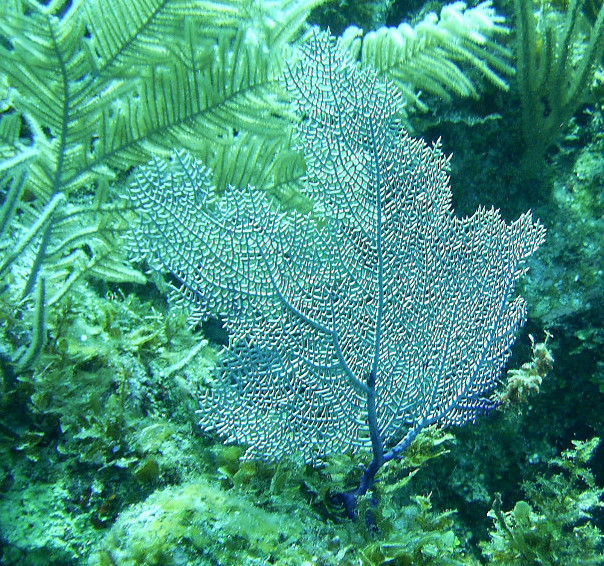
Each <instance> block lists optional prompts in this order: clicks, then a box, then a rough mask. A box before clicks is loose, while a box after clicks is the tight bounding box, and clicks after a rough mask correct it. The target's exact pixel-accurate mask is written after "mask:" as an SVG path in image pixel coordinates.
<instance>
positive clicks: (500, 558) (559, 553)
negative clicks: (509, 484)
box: [482, 438, 604, 566]
mask: <svg viewBox="0 0 604 566" xmlns="http://www.w3.org/2000/svg"><path fill="white" fill-rule="evenodd" d="M599 442H600V439H599V438H592V439H591V440H588V441H585V442H579V441H573V445H574V448H572V449H571V450H567V451H565V452H563V453H562V456H561V457H559V458H554V459H553V460H551V462H550V464H551V465H552V466H554V467H556V468H557V469H558V471H557V472H556V473H554V474H553V475H551V476H541V477H539V478H538V479H537V480H536V481H535V482H528V483H526V484H525V485H524V491H525V493H526V495H527V496H528V498H529V501H528V502H527V501H518V502H516V504H515V505H514V507H513V509H512V510H510V511H507V512H504V511H503V510H502V509H501V500H500V499H497V500H496V501H495V504H494V506H493V509H492V510H491V511H490V512H489V516H490V517H491V518H492V519H493V521H494V523H495V525H494V527H495V528H494V530H493V531H491V540H490V541H489V542H486V543H484V544H483V545H482V548H483V551H484V554H485V555H486V556H487V557H488V558H489V560H490V562H491V563H493V564H503V565H505V566H531V565H535V566H536V565H539V564H548V565H551V566H556V565H560V566H562V565H564V566H589V565H594V566H597V565H599V564H602V561H603V560H604V554H603V552H602V551H603V543H604V537H603V535H602V532H601V531H600V529H599V528H598V527H597V526H595V525H594V524H592V523H591V517H592V513H593V511H594V510H595V509H596V508H598V507H602V506H603V504H602V501H601V499H602V495H603V494H604V489H602V488H600V487H598V486H597V485H596V483H595V480H594V476H593V474H592V472H591V471H590V470H589V468H588V467H587V463H588V462H589V460H590V459H591V457H592V455H593V453H594V451H595V449H596V448H597V446H598V444H599Z"/></svg>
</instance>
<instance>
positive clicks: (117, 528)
mask: <svg viewBox="0 0 604 566" xmlns="http://www.w3.org/2000/svg"><path fill="white" fill-rule="evenodd" d="M303 533H304V528H303V525H302V522H301V520H300V519H299V517H297V516H296V514H295V513H288V514H287V515H284V514H280V513H275V512H269V511H265V510H263V509H261V508H258V507H256V506H254V504H253V503H252V502H250V501H248V500H247V499H245V498H244V497H243V496H239V495H235V494H233V493H232V492H228V493H227V492H225V491H222V490H220V489H218V488H216V487H214V486H212V485H211V484H209V483H207V482H205V481H199V482H195V483H191V484H188V485H185V486H181V487H170V488H167V489H165V490H162V491H159V492H156V493H154V494H152V495H151V496H150V497H148V498H147V500H146V501H144V502H142V503H139V504H137V505H134V506H132V507H131V508H129V509H128V510H126V511H125V512H124V513H123V514H122V515H121V516H120V517H119V519H118V520H117V521H116V523H115V525H114V526H113V527H112V528H111V530H110V531H109V533H108V535H107V537H106V538H105V540H104V541H103V543H102V544H101V549H100V551H99V552H97V553H96V554H95V555H94V556H93V558H92V559H91V562H90V563H91V564H94V565H102V566H104V565H105V564H120V565H122V566H134V565H138V564H148V565H151V566H152V565H159V564H162V565H172V564H183V563H186V564H209V563H212V564H214V563H216V561H218V562H219V563H226V564H235V563H237V564H265V563H267V562H269V561H270V563H272V564H304V563H305V562H308V560H309V559H311V558H312V557H311V555H310V553H309V552H307V551H305V550H304V548H303V547H302V546H301V545H300V544H299V542H300V538H301V536H302V535H303ZM308 563H311V562H308Z"/></svg>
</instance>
